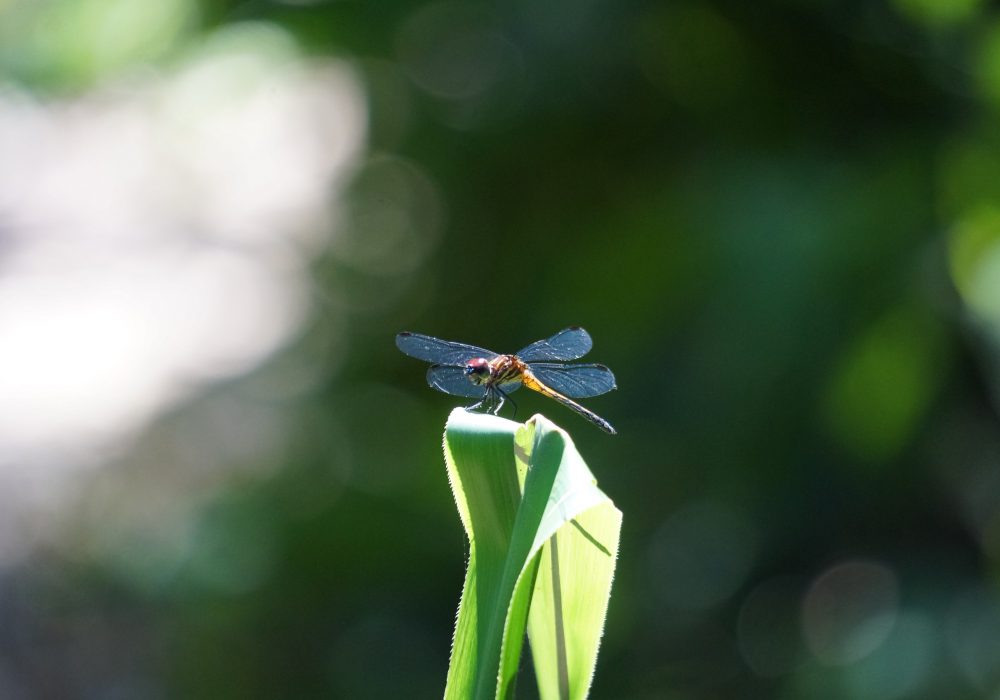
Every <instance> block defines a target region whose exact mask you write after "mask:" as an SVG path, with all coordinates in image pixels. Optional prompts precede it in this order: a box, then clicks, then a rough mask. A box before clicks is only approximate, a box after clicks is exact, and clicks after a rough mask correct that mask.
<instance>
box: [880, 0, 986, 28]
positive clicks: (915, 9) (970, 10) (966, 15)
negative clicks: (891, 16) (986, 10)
mask: <svg viewBox="0 0 1000 700" xmlns="http://www.w3.org/2000/svg"><path fill="white" fill-rule="evenodd" d="M893 4H894V5H895V6H896V8H897V9H898V10H899V11H900V12H901V13H902V14H904V15H906V16H907V17H909V18H910V19H913V20H915V21H917V22H920V23H922V24H925V25H927V26H930V27H943V26H948V25H952V24H957V23H959V22H965V21H967V20H969V19H971V18H972V17H973V16H975V15H976V14H977V13H978V12H979V9H980V8H981V7H982V6H983V0H893Z"/></svg>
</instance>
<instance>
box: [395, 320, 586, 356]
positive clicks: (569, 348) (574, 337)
mask: <svg viewBox="0 0 1000 700" xmlns="http://www.w3.org/2000/svg"><path fill="white" fill-rule="evenodd" d="M592 347H594V341H592V340H591V339H590V334H589V333H587V331H585V330H583V329H582V328H580V327H579V326H573V327H572V328H567V329H565V330H562V331H559V332H558V333H556V334H555V335H554V336H552V337H551V338H546V339H545V340H538V341H536V342H534V343H532V344H531V345H529V346H528V347H526V348H524V349H523V350H521V351H520V352H518V353H517V356H518V357H520V358H521V359H522V360H524V361H525V362H533V361H541V362H545V361H552V360H554V361H566V360H575V359H577V358H580V357H583V356H584V355H586V354H587V353H588V352H590V349H591V348H592ZM404 352H405V351H404Z"/></svg>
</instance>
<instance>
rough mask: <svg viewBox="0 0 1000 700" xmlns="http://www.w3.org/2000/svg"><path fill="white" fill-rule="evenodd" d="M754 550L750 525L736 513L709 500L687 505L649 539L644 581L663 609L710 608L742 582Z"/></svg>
mask: <svg viewBox="0 0 1000 700" xmlns="http://www.w3.org/2000/svg"><path fill="white" fill-rule="evenodd" d="M756 550H757V531H756V527H755V525H754V523H753V522H752V521H750V520H748V519H747V518H746V517H745V516H743V515H742V514H740V513H738V512H737V511H735V510H733V509H731V508H730V507H728V506H726V505H723V504H721V503H716V502H714V501H708V502H702V503H695V504H692V505H688V506H686V507H684V508H683V509H681V510H680V511H679V512H677V513H675V514H674V515H673V516H671V517H670V518H669V519H668V520H667V521H666V522H665V523H664V524H663V525H662V526H660V528H659V530H658V531H657V532H656V534H655V535H654V536H653V538H652V542H651V543H650V546H649V573H650V576H651V582H650V585H652V586H654V595H656V596H657V598H658V600H659V602H661V603H662V604H664V605H666V606H668V607H671V608H677V609H682V610H702V609H706V608H710V607H712V606H715V605H718V604H719V603H722V602H723V601H725V600H726V599H727V598H728V597H729V596H731V595H732V594H733V593H734V592H735V591H736V589H737V588H738V587H739V586H741V585H742V584H743V582H744V581H745V580H746V576H747V574H748V573H749V572H750V567H751V565H752V564H753V561H754V557H755V555H756Z"/></svg>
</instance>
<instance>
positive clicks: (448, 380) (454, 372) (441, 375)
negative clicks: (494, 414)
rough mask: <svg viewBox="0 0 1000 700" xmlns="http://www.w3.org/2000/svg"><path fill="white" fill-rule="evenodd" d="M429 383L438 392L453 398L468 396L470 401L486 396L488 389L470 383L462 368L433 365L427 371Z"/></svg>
mask: <svg viewBox="0 0 1000 700" xmlns="http://www.w3.org/2000/svg"><path fill="white" fill-rule="evenodd" d="M427 383H428V384H429V385H430V386H432V387H434V388H435V389H437V390H438V391H443V392H444V393H446V394H452V395H453V396H468V397H469V398H470V399H481V398H483V397H484V396H486V387H485V386H483V385H482V384H473V383H472V382H470V381H469V378H468V377H467V376H465V370H464V368H462V367H445V366H444V365H433V366H431V367H430V368H429V369H428V370H427Z"/></svg>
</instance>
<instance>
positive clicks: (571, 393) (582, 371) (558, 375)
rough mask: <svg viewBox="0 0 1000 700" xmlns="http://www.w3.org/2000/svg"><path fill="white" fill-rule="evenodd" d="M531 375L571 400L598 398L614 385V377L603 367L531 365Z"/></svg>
mask: <svg viewBox="0 0 1000 700" xmlns="http://www.w3.org/2000/svg"><path fill="white" fill-rule="evenodd" d="M530 367H531V373H532V374H534V375H535V377H536V378H537V379H538V380H539V381H540V382H541V383H542V384H545V385H547V386H548V387H549V388H551V389H555V390H556V391H558V392H559V393H560V394H565V395H566V396H568V397H569V398H571V399H585V398H587V397H589V396H600V395H601V394H606V393H608V392H609V391H611V390H612V389H616V388H618V387H617V386H616V385H615V375H614V374H612V372H611V370H610V369H608V368H607V367H605V366H604V365H560V364H548V363H545V362H538V363H532V364H531V365H530Z"/></svg>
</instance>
